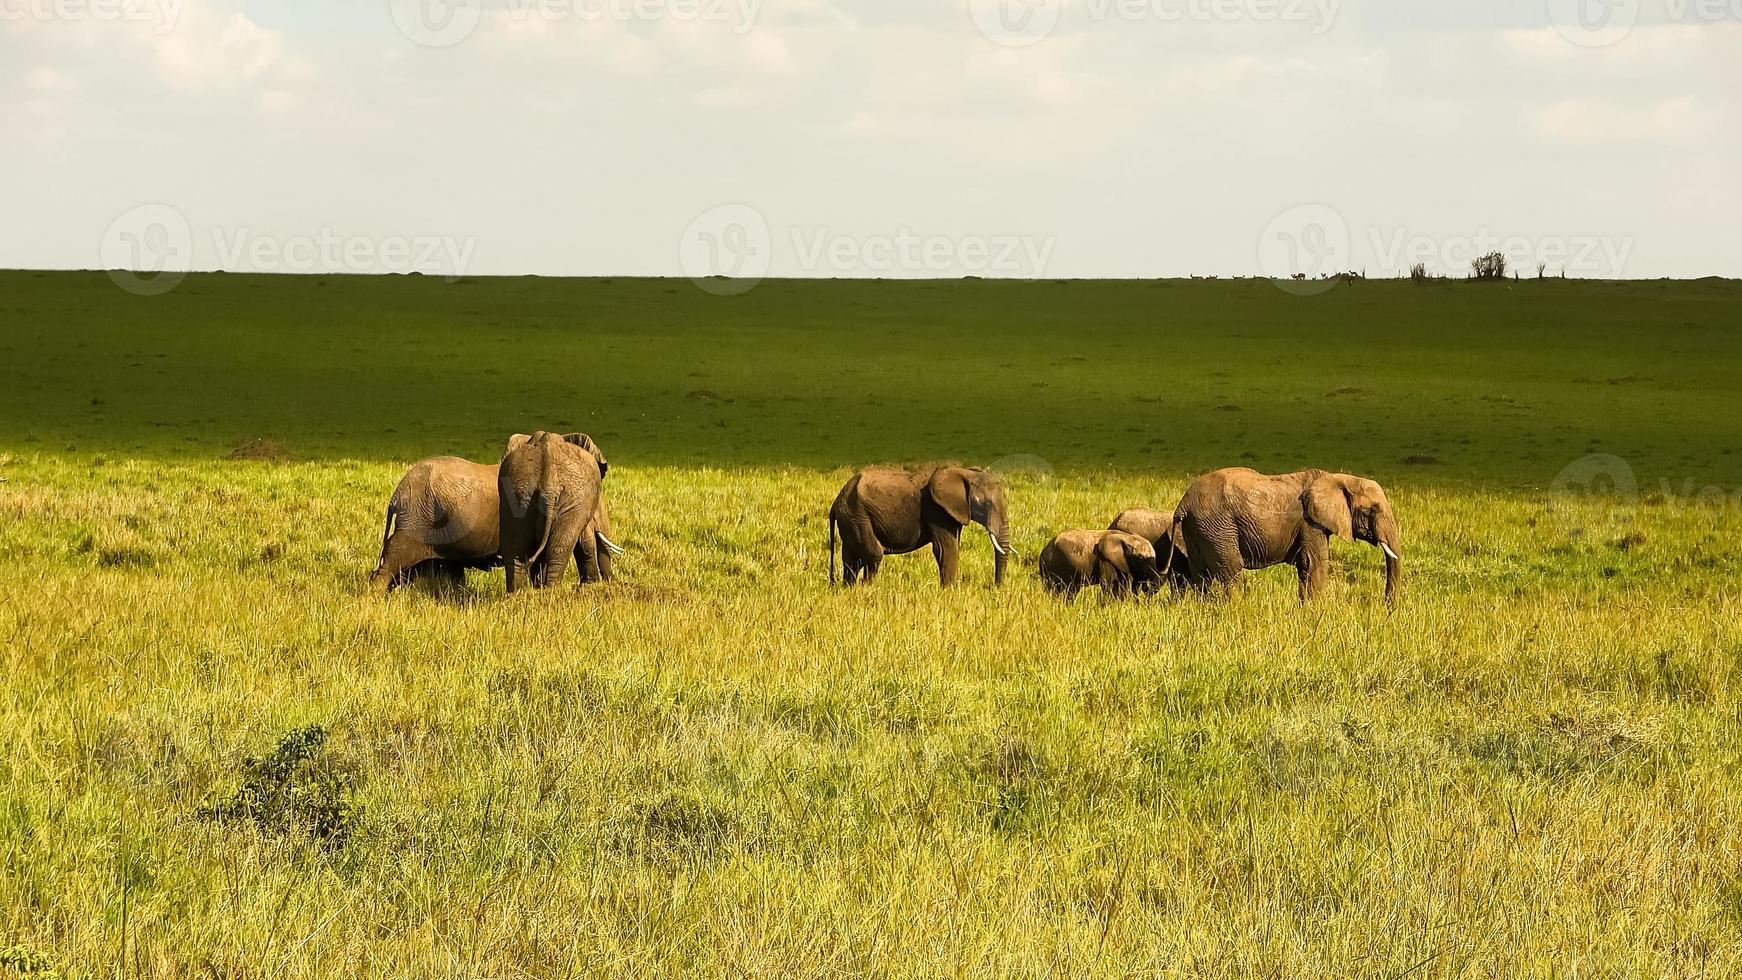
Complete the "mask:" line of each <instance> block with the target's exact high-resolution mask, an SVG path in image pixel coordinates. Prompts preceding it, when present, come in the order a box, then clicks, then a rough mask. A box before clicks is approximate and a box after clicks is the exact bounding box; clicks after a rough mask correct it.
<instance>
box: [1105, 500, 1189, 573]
mask: <svg viewBox="0 0 1742 980" xmlns="http://www.w3.org/2000/svg"><path fill="white" fill-rule="evenodd" d="M1107 527H1108V529H1109V530H1113V531H1124V532H1125V533H1127V534H1135V535H1137V536H1138V537H1140V538H1142V539H1143V540H1145V541H1148V542H1149V543H1150V545H1152V546H1153V547H1154V548H1155V566H1156V568H1157V569H1158V570H1159V572H1160V578H1159V579H1158V580H1157V585H1158V586H1159V585H1160V581H1161V580H1162V579H1165V580H1166V581H1167V583H1168V584H1169V585H1171V586H1172V587H1173V591H1174V593H1175V594H1176V595H1177V594H1178V593H1181V592H1184V591H1185V590H1186V586H1188V585H1190V584H1191V580H1192V570H1191V560H1190V559H1189V558H1188V557H1187V556H1186V546H1185V538H1184V537H1183V536H1180V535H1176V534H1174V533H1173V511H1171V510H1150V509H1148V508H1144V507H1134V508H1132V509H1130V510H1126V511H1120V513H1119V516H1118V517H1115V518H1113V523H1111V524H1109V525H1107Z"/></svg>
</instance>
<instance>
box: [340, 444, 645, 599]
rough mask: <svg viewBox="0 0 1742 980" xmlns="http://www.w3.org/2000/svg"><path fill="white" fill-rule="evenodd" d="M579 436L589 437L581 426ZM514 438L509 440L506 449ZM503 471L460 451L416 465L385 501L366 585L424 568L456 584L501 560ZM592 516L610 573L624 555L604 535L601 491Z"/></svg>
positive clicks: (603, 566)
mask: <svg viewBox="0 0 1742 980" xmlns="http://www.w3.org/2000/svg"><path fill="white" fill-rule="evenodd" d="M576 437H577V438H580V439H586V438H587V437H586V436H584V435H580V434H579V433H577V434H576ZM515 438H516V439H521V440H524V439H526V438H528V437H526V436H516V437H515ZM588 441H589V442H590V441H591V440H590V439H589V440H588ZM514 445H515V443H514V442H512V441H511V442H510V443H509V448H513V446H514ZM594 448H595V449H597V447H596V446H595V447H594ZM603 459H604V458H603V456H601V457H600V462H601V466H603V467H605V468H609V464H605V463H604V461H603ZM500 471H501V464H500V463H489V464H486V463H474V462H472V461H471V460H468V459H461V458H459V457H457V456H432V457H430V458H429V459H425V460H422V461H420V462H418V463H416V464H413V465H412V467H411V468H410V469H408V470H407V471H406V473H405V476H403V477H401V478H400V480H399V485H398V486H397V487H396V488H395V489H394V491H393V497H392V498H391V499H390V500H389V501H388V504H387V523H386V528H385V529H384V530H383V532H382V539H381V560H380V562H379V563H378V564H377V565H376V568H375V571H374V573H373V574H372V575H370V586H371V588H372V589H373V590H374V591H376V592H389V591H391V590H392V589H394V588H397V587H398V586H401V585H405V584H408V583H410V582H413V581H415V580H416V579H418V578H420V577H422V576H423V575H424V574H426V573H434V574H437V575H439V576H441V577H442V579H444V580H445V581H447V582H450V583H453V584H458V583H459V582H460V581H461V580H462V579H463V578H464V576H465V573H466V570H467V569H484V570H488V569H492V568H496V567H497V566H499V565H501V564H502V556H501V553H500V547H499V541H500V532H501V515H500V495H499V494H498V493H497V489H496V483H497V478H498V476H499V475H500ZM593 523H594V525H595V533H596V536H597V545H598V548H599V549H601V550H600V551H599V555H600V572H601V574H602V575H603V576H604V577H606V578H609V577H610V571H609V569H610V556H612V555H614V554H622V552H623V549H622V548H619V547H618V546H617V545H616V544H615V543H614V542H613V541H611V539H610V537H609V535H610V534H611V524H610V520H609V518H608V517H606V515H605V498H604V495H603V494H601V495H600V497H599V505H598V511H597V515H596V517H595V519H594V522H593Z"/></svg>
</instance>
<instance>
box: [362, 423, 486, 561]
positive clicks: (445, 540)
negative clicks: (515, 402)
mask: <svg viewBox="0 0 1742 980" xmlns="http://www.w3.org/2000/svg"><path fill="white" fill-rule="evenodd" d="M496 472H497V467H496V466H495V465H486V464H484V463H474V462H472V461H471V460H469V459H461V458H459V457H457V456H432V457H430V458H429V459H426V460H423V461H421V462H418V463H415V464H413V465H412V467H411V468H410V469H408V470H406V471H405V475H404V476H403V477H401V478H400V480H399V485H398V486H397V487H395V488H394V490H393V496H392V498H391V499H389V500H388V502H387V522H386V526H385V527H384V528H383V529H382V532H381V560H380V562H378V563H377V564H376V566H375V571H374V573H373V574H371V575H370V576H369V586H370V589H371V590H372V591H374V592H377V593H386V592H389V591H391V590H393V589H395V588H397V587H398V586H401V585H405V584H407V583H410V582H412V581H415V580H416V579H418V578H419V577H421V576H422V575H424V574H426V573H430V572H433V573H435V574H438V575H440V576H441V577H442V578H443V579H444V580H446V581H448V582H451V583H454V584H458V583H459V581H460V580H461V579H463V578H464V577H465V573H466V570H467V569H469V568H475V569H490V568H495V567H496V566H497V565H500V564H501V563H502V559H501V558H500V557H499V556H498V554H497V537H496V535H497V517H496Z"/></svg>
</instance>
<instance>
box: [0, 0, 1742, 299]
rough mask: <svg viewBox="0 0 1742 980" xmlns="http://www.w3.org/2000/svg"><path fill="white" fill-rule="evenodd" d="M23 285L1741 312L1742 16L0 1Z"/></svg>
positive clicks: (1705, 11) (573, 0) (1007, 3)
mask: <svg viewBox="0 0 1742 980" xmlns="http://www.w3.org/2000/svg"><path fill="white" fill-rule="evenodd" d="M0 175H3V176H4V178H5V179H4V180H3V181H0V267H29V268H95V267H105V266H115V265H136V266H138V267H141V268H146V269H152V268H156V267H157V266H159V265H168V266H171V267H179V266H191V267H193V268H199V269H209V268H228V269H232V270H237V271H241V270H247V269H261V270H268V271H287V272H300V271H330V272H369V271H403V270H406V269H419V270H421V271H425V272H430V273H440V274H450V275H451V274H458V273H471V274H519V273H537V274H546V275H589V274H591V275H606V274H646V275H684V274H688V275H692V276H701V275H706V274H709V273H735V274H740V275H747V276H754V275H761V274H774V275H806V276H833V275H884V276H930V275H962V274H978V275H988V276H998V275H1016V276H1033V275H1044V276H1061V277H1064V276H1070V277H1078V276H1109V277H1149V276H1183V275H1192V274H1203V275H1210V274H1217V275H1224V276H1228V275H1249V274H1259V273H1264V274H1268V275H1273V276H1288V275H1291V274H1293V273H1297V272H1300V273H1306V274H1309V275H1317V274H1318V273H1321V272H1327V271H1333V272H1334V271H1340V270H1341V269H1342V268H1356V269H1366V270H1368V272H1369V273H1370V274H1372V275H1389V274H1394V273H1395V272H1397V271H1399V270H1401V269H1403V268H1405V267H1407V266H1408V265H1409V264H1411V263H1412V262H1414V261H1423V262H1426V263H1427V265H1428V266H1429V268H1430V269H1435V270H1437V271H1441V272H1450V273H1455V274H1459V275H1461V274H1463V273H1464V272H1465V271H1466V269H1467V266H1468V259H1469V254H1470V253H1471V252H1472V251H1476V250H1481V249H1486V248H1502V249H1503V250H1505V251H1507V252H1508V253H1510V254H1512V255H1513V257H1514V260H1515V262H1517V263H1519V264H1522V265H1525V266H1526V267H1527V272H1526V274H1527V275H1529V274H1534V272H1535V268H1534V267H1535V265H1536V264H1538V263H1539V262H1540V263H1543V264H1546V265H1547V266H1548V267H1549V269H1550V270H1551V271H1550V274H1554V272H1555V271H1558V270H1559V269H1561V268H1566V269H1567V270H1568V272H1569V274H1571V275H1582V276H1615V275H1619V276H1627V277H1656V276H1678V277H1692V276H1702V275H1711V274H1721V275H1730V276H1742V222H1739V221H1738V218H1739V216H1742V0H1457V2H1446V0H1435V2H1412V0H1342V2H1338V0H1063V2H1060V0H862V2H853V0H404V2H400V0H279V2H275V3H260V2H249V0H0Z"/></svg>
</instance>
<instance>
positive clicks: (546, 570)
mask: <svg viewBox="0 0 1742 980" xmlns="http://www.w3.org/2000/svg"><path fill="white" fill-rule="evenodd" d="M577 532H578V529H573V528H562V527H557V528H552V529H551V535H550V543H549V544H548V545H547V546H546V547H545V550H544V554H543V555H541V556H539V562H538V567H537V569H535V571H534V573H533V574H535V575H538V576H539V578H538V581H537V582H536V583H535V584H536V585H537V587H538V588H541V589H548V588H550V587H551V586H554V585H561V584H562V580H563V576H564V575H567V574H568V571H569V561H570V560H571V559H573V558H574V557H575V555H576V551H577V549H578V548H580V547H581V544H580V541H579V539H580V535H579V533H577ZM586 547H587V551H588V553H589V555H590V554H591V553H592V551H593V548H594V547H596V546H595V545H593V543H592V542H588V543H587V545H586ZM589 561H590V567H591V568H592V569H593V571H594V572H595V573H597V570H598V564H597V562H596V560H592V559H589ZM588 567H589V566H588V565H583V566H582V567H581V578H582V579H583V580H584V579H585V578H586V576H587V572H588ZM540 573H542V574H540Z"/></svg>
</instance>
